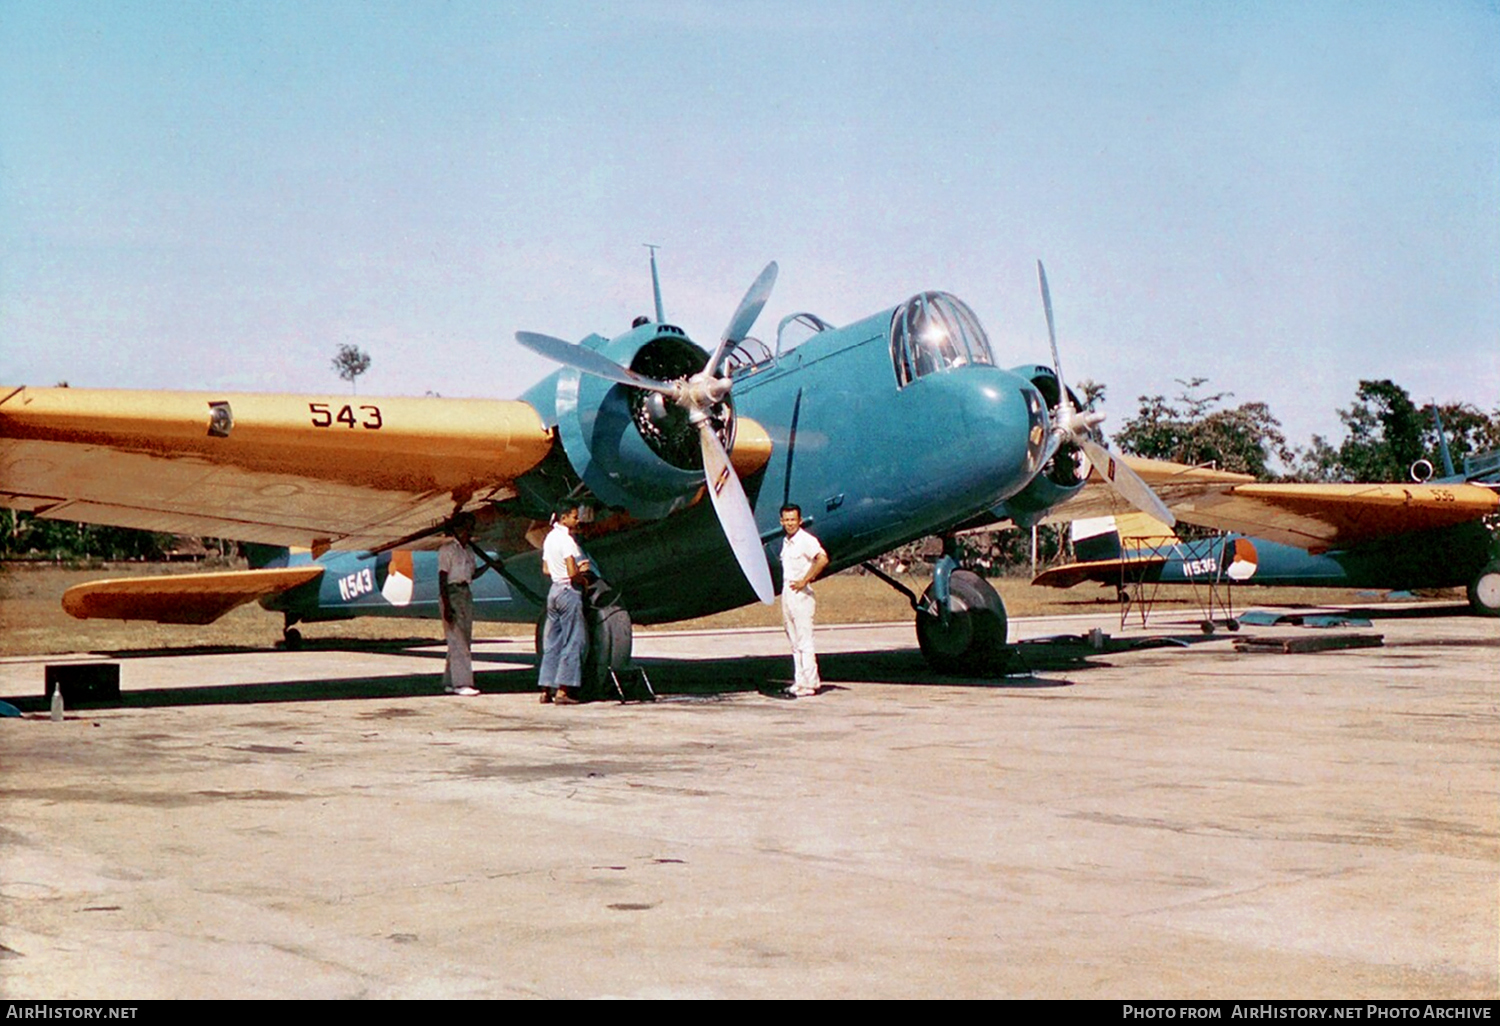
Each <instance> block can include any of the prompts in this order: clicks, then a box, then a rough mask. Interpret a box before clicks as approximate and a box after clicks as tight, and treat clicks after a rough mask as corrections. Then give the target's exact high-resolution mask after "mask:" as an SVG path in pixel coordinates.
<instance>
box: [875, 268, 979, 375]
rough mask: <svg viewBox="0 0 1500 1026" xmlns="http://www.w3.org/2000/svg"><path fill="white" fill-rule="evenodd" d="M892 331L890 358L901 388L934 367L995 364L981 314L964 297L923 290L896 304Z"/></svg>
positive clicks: (948, 367) (932, 370) (892, 319)
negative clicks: (979, 315)
mask: <svg viewBox="0 0 1500 1026" xmlns="http://www.w3.org/2000/svg"><path fill="white" fill-rule="evenodd" d="M890 335H891V362H892V363H894V364H895V366H896V384H897V385H899V386H901V387H902V388H905V387H906V386H907V385H909V384H911V382H913V381H915V380H916V379H917V378H920V377H922V376H923V375H925V374H931V373H933V372H934V371H940V370H948V369H950V368H953V367H962V366H965V365H966V364H971V363H980V364H987V365H989V366H994V364H995V356H994V354H993V353H991V352H990V340H989V338H988V337H986V336H985V333H984V328H982V327H980V325H979V318H978V317H975V316H974V311H973V310H970V309H969V308H968V306H966V305H965V304H964V302H963V300H961V299H959V298H958V297H957V296H951V295H949V294H948V293H946V292H922V293H919V294H918V295H915V296H913V297H911V298H910V299H908V300H907V301H906V302H905V303H902V304H901V305H900V306H898V307H896V312H895V313H894V314H893V315H892V316H891V330H890Z"/></svg>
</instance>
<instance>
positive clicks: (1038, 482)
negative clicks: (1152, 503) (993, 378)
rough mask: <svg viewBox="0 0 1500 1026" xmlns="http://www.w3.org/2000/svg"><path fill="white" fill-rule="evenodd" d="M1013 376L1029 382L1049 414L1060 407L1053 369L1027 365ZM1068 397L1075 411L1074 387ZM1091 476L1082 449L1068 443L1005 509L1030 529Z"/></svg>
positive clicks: (1011, 516) (1059, 396) (1014, 369)
mask: <svg viewBox="0 0 1500 1026" xmlns="http://www.w3.org/2000/svg"><path fill="white" fill-rule="evenodd" d="M1011 373H1013V374H1017V375H1019V376H1020V377H1023V378H1025V379H1027V380H1028V381H1030V382H1031V384H1032V386H1033V387H1035V388H1036V390H1037V391H1038V392H1040V393H1041V396H1042V400H1043V401H1044V402H1045V403H1046V404H1047V409H1048V410H1049V411H1051V410H1055V409H1056V408H1057V404H1058V401H1059V400H1060V399H1061V398H1062V384H1061V382H1059V381H1058V379H1057V373H1056V372H1055V371H1054V370H1053V369H1052V368H1051V367H1047V366H1044V365H1042V364H1039V363H1038V364H1025V365H1023V366H1020V367H1013V368H1011ZM1068 398H1069V399H1070V400H1071V401H1072V403H1073V406H1074V408H1077V407H1078V406H1079V405H1080V404H1079V402H1078V396H1077V395H1076V394H1075V393H1074V392H1073V390H1072V389H1071V388H1070V389H1068ZM1088 474H1089V468H1088V462H1087V460H1086V459H1085V458H1084V455H1083V452H1082V450H1080V449H1079V448H1078V446H1076V445H1074V444H1073V443H1072V442H1066V441H1065V442H1063V444H1062V445H1060V446H1059V447H1058V449H1057V452H1056V453H1054V454H1053V456H1052V459H1050V460H1048V461H1047V464H1046V465H1045V466H1043V467H1042V468H1041V470H1040V471H1038V472H1037V475H1036V476H1035V477H1033V478H1032V479H1031V481H1030V482H1029V483H1028V484H1027V485H1026V487H1025V488H1023V489H1021V491H1019V492H1017V493H1016V494H1015V495H1012V496H1011V497H1010V498H1009V499H1006V500H1005V502H1004V503H1003V507H1004V510H1005V512H1006V514H1007V515H1008V516H1009V517H1010V518H1011V519H1012V520H1014V521H1015V522H1016V523H1017V524H1019V525H1020V526H1022V527H1028V526H1030V525H1031V524H1032V523H1034V522H1035V521H1036V520H1037V519H1039V518H1040V517H1041V516H1042V515H1043V514H1044V513H1046V511H1047V510H1049V509H1051V508H1052V507H1053V506H1055V505H1057V504H1058V503H1060V502H1063V501H1065V500H1067V499H1068V498H1070V497H1071V496H1072V495H1073V494H1074V493H1075V492H1077V491H1078V489H1080V488H1082V487H1083V482H1084V481H1085V480H1086V479H1087V478H1088Z"/></svg>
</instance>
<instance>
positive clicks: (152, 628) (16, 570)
mask: <svg viewBox="0 0 1500 1026" xmlns="http://www.w3.org/2000/svg"><path fill="white" fill-rule="evenodd" d="M197 569H201V568H199V567H193V566H168V565H144V566H143V565H141V564H116V565H109V566H101V567H96V568H93V569H87V570H79V569H67V568H59V567H55V566H51V565H42V566H37V565H29V564H6V565H4V566H3V567H0V655H45V654H54V653H64V652H92V651H119V650H139V649H187V648H201V647H205V646H207V647H219V646H225V647H246V648H271V647H273V646H274V645H275V644H276V643H277V642H279V641H280V640H281V617H280V615H279V614H275V613H270V612H267V611H266V610H264V609H262V608H260V606H258V605H250V606H243V607H241V608H240V609H237V610H235V611H234V612H232V613H230V614H229V615H227V616H225V617H223V618H222V619H220V620H219V621H218V622H217V623H213V624H209V625H208V626H205V627H190V626H189V627H185V626H174V625H171V624H155V623H129V622H121V621H115V620H75V619H73V618H72V617H70V616H68V615H67V614H66V613H65V612H63V609H62V593H63V592H64V591H66V590H67V589H68V588H70V587H72V586H73V585H75V584H81V583H83V582H84V581H93V580H100V579H103V578H107V577H134V576H144V575H148V574H160V573H182V572H191V571H193V570H197ZM991 583H992V584H994V585H995V586H996V588H997V589H998V590H999V592H1000V594H1001V597H1002V598H1003V599H1004V600H1005V607H1006V609H1007V610H1008V611H1009V613H1010V615H1011V616H1037V615H1043V614H1066V613H1097V612H1106V611H1111V610H1113V609H1115V608H1116V606H1115V602H1114V599H1113V593H1112V591H1111V590H1109V589H1105V588H1098V587H1095V586H1092V585H1083V586H1080V587H1078V588H1074V589H1071V590H1069V591H1056V590H1053V589H1048V588H1034V587H1032V586H1031V584H1030V583H1029V582H1027V581H1026V580H1024V579H1019V578H1015V579H1012V578H1002V579H996V580H993V581H992V582H991ZM907 585H908V587H910V588H912V590H913V591H917V592H921V590H922V589H923V588H924V587H925V586H926V581H925V580H922V579H920V578H915V577H912V578H908V579H907ZM817 592H818V621H819V622H820V623H825V624H828V623H882V622H890V621H901V620H909V619H910V618H911V616H912V612H911V608H910V606H909V605H908V604H907V601H906V599H905V597H904V596H902V595H899V594H897V593H896V592H895V591H893V590H892V589H891V588H890V587H888V586H887V585H885V584H883V583H881V582H880V581H879V580H877V579H876V578H874V577H870V576H867V575H864V574H858V573H853V572H847V573H842V574H839V575H837V576H835V577H831V578H828V579H827V580H824V581H820V582H819V583H818V585H817ZM1358 601H1360V600H1359V599H1358V598H1356V593H1355V592H1352V591H1347V590H1335V589H1311V588H1278V589H1275V590H1270V589H1237V590H1236V592H1235V602H1236V606H1237V607H1239V606H1243V605H1249V604H1255V603H1263V604H1269V603H1273V602H1274V603H1275V604H1276V605H1296V604H1304V603H1305V604H1330V603H1334V604H1337V603H1349V602H1358ZM1157 605H1158V607H1162V608H1171V607H1176V608H1182V609H1189V610H1191V609H1196V608H1198V606H1197V602H1196V601H1195V600H1194V598H1193V595H1192V590H1191V589H1189V588H1187V587H1182V586H1179V587H1174V588H1162V589H1161V593H1160V595H1159V596H1158V599H1157ZM780 624H781V610H780V608H779V607H778V606H761V605H754V606H746V607H744V608H741V609H735V610H731V611H729V612H727V613H719V614H716V615H714V616H707V617H702V618H700V619H697V620H686V621H683V622H682V623H679V624H674V625H673V627H674V628H689V629H691V628H710V629H723V628H732V627H774V626H780ZM301 629H302V633H303V636H304V637H305V638H307V639H308V640H309V641H317V640H324V639H351V640H363V641H376V640H408V639H414V638H415V639H430V640H432V641H435V642H436V641H441V640H442V636H443V635H442V630H441V627H440V625H439V624H438V622H437V621H436V620H419V619H405V618H395V617H389V618H386V617H364V618H361V619H358V620H345V621H339V622H334V623H315V624H304V625H302V628H301ZM531 633H532V627H531V626H530V625H528V624H503V623H479V624H475V634H476V635H477V636H479V637H505V636H515V635H522V636H530V635H531Z"/></svg>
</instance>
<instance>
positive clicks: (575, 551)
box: [542, 524, 588, 584]
mask: <svg viewBox="0 0 1500 1026" xmlns="http://www.w3.org/2000/svg"><path fill="white" fill-rule="evenodd" d="M569 556H572V557H573V561H574V562H575V563H578V564H579V565H582V564H583V562H584V560H586V559H587V558H588V557H586V556H585V555H584V554H583V550H582V549H581V548H579V547H578V542H577V541H576V540H575V539H574V538H573V532H571V531H569V530H568V529H567V528H566V527H564V526H563V525H562V524H553V525H552V530H551V531H548V532H547V540H546V541H544V542H542V562H544V563H546V564H547V573H548V574H550V575H551V577H552V583H553V584H567V583H568V581H569V580H571V578H570V577H569V576H568V557H569Z"/></svg>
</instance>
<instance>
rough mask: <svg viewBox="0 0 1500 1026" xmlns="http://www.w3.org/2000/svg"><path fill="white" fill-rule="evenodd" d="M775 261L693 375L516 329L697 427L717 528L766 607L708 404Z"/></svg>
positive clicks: (722, 395)
mask: <svg viewBox="0 0 1500 1026" xmlns="http://www.w3.org/2000/svg"><path fill="white" fill-rule="evenodd" d="M776 270H777V269H776V263H775V261H772V262H771V263H769V264H767V265H766V268H765V270H764V271H762V272H761V273H760V276H759V277H758V278H756V279H755V282H754V283H753V284H752V285H751V286H750V289H749V291H747V292H746V293H745V298H744V299H742V300H740V304H739V306H738V307H737V308H736V309H735V312H734V316H733V317H731V318H730V319H729V326H728V327H727V328H725V329H724V334H723V335H722V336H721V338H720V339H719V345H718V347H717V348H716V349H715V350H714V352H713V355H712V356H710V357H709V359H708V362H707V363H706V364H704V366H703V369H702V370H700V371H698V372H697V373H695V374H692V375H688V376H685V377H681V378H677V379H675V380H673V381H658V380H656V379H655V378H649V377H646V376H645V375H642V374H637V373H636V372H635V371H633V370H630V369H629V368H628V367H622V366H621V365H620V364H618V363H616V362H615V361H613V360H611V359H609V358H608V357H606V356H602V355H600V354H599V353H596V352H594V351H593V350H592V349H586V348H584V347H583V346H580V345H576V344H574V343H572V342H565V341H563V340H562V339H560V338H554V337H552V336H551V335H538V334H534V333H532V332H529V331H518V332H516V341H517V342H519V343H521V345H523V346H525V347H526V348H527V349H530V350H531V351H532V352H535V353H539V354H541V355H542V356H545V357H547V359H549V360H552V361H554V362H556V363H560V364H562V365H563V366H565V367H572V368H573V369H575V370H577V371H580V372H582V373H584V374H592V375H594V376H595V377H599V378H604V379H605V380H607V381H613V382H615V383H616V384H620V385H625V386H627V387H630V388H640V389H644V390H646V391H648V392H654V393H656V394H657V395H659V396H661V397H662V400H663V401H666V402H671V403H673V404H675V405H676V406H678V407H681V408H682V409H683V410H684V411H685V412H686V413H687V417H688V421H689V423H691V424H692V425H693V426H694V427H696V428H697V430H698V443H699V446H700V447H701V449H702V453H703V475H704V479H705V483H706V484H707V486H708V495H709V499H710V501H712V502H713V507H714V513H715V514H716V515H717V516H718V518H719V526H720V527H722V528H723V529H724V536H725V537H726V538H727V539H728V540H729V545H730V548H731V549H733V550H734V557H735V559H736V560H737V561H738V562H739V564H740V569H741V570H742V571H743V572H744V574H745V579H746V580H747V581H749V582H750V586H751V587H752V588H754V589H755V594H756V596H757V597H759V599H760V600H761V601H762V602H764V603H765V604H766V605H770V604H771V603H772V602H774V601H776V591H775V588H774V586H773V585H772V583H771V570H770V567H769V566H768V565H767V564H766V554H765V548H764V546H763V545H762V544H761V540H760V528H759V527H757V526H756V523H755V511H754V510H752V509H751V508H750V500H749V499H748V498H747V497H746V496H745V488H744V486H743V485H742V484H741V483H740V479H739V475H738V474H736V473H735V472H734V467H733V466H732V465H731V464H730V462H729V453H728V452H727V451H725V449H724V443H723V442H721V441H720V440H719V435H718V432H717V431H715V430H714V425H713V417H712V416H711V413H712V411H713V409H714V407H716V406H718V405H719V404H721V403H723V402H724V401H725V400H726V399H728V398H729V393H730V390H731V388H732V386H733V382H732V381H731V379H730V378H729V377H728V375H724V376H722V377H721V376H720V374H719V372H720V370H721V369H722V367H723V364H724V360H725V358H726V357H727V356H728V354H729V352H730V351H731V350H732V349H733V348H734V347H735V345H737V344H738V343H739V342H741V341H743V339H744V337H745V335H746V334H748V333H749V331H750V327H751V326H752V325H753V324H754V323H755V319H756V318H757V317H759V316H760V312H761V310H762V309H763V308H764V307H765V305H766V300H767V299H769V298H770V296H771V288H772V286H773V285H775V283H776Z"/></svg>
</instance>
